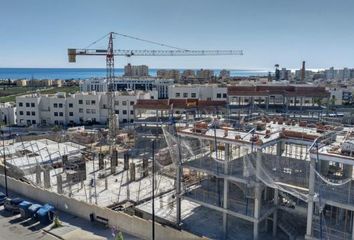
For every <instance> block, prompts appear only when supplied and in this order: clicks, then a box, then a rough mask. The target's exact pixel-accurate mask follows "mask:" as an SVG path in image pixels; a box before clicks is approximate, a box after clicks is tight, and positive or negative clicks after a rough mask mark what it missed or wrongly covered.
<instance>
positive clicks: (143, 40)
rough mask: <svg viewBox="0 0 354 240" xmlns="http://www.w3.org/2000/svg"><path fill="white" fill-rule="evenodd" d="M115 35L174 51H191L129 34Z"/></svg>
mask: <svg viewBox="0 0 354 240" xmlns="http://www.w3.org/2000/svg"><path fill="white" fill-rule="evenodd" d="M113 34H115V35H118V36H122V37H126V38H131V39H134V40H137V41H142V42H147V43H151V44H155V45H159V46H162V47H168V48H173V49H177V50H181V51H189V50H187V49H183V48H179V47H174V46H171V45H167V44H164V43H159V42H154V41H151V40H146V39H142V38H138V37H134V36H130V35H127V34H122V33H116V32H114V33H113Z"/></svg>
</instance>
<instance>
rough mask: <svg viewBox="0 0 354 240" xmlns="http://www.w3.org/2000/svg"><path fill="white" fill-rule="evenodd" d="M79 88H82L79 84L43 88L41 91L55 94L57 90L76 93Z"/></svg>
mask: <svg viewBox="0 0 354 240" xmlns="http://www.w3.org/2000/svg"><path fill="white" fill-rule="evenodd" d="M79 90H80V88H79V87H78V86H71V87H56V88H50V89H45V90H42V91H41V93H43V94H55V93H57V92H65V93H76V92H77V91H79Z"/></svg>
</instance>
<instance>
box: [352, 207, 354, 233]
mask: <svg viewBox="0 0 354 240" xmlns="http://www.w3.org/2000/svg"><path fill="white" fill-rule="evenodd" d="M352 213H353V214H352V215H353V218H352V225H353V226H352V240H354V212H352Z"/></svg>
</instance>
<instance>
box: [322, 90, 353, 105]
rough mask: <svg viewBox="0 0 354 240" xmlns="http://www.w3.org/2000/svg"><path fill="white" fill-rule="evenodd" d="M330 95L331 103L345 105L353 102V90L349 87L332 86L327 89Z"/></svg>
mask: <svg viewBox="0 0 354 240" xmlns="http://www.w3.org/2000/svg"><path fill="white" fill-rule="evenodd" d="M327 90H328V91H329V92H330V94H331V96H330V104H334V105H343V104H349V103H351V102H352V91H351V89H348V88H343V87H331V88H328V89H327Z"/></svg>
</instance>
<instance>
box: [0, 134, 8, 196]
mask: <svg viewBox="0 0 354 240" xmlns="http://www.w3.org/2000/svg"><path fill="white" fill-rule="evenodd" d="M1 134H2V154H3V158H4V174H5V194H6V197H8V196H9V194H8V190H7V169H6V154H5V134H4V131H3V130H1Z"/></svg>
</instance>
